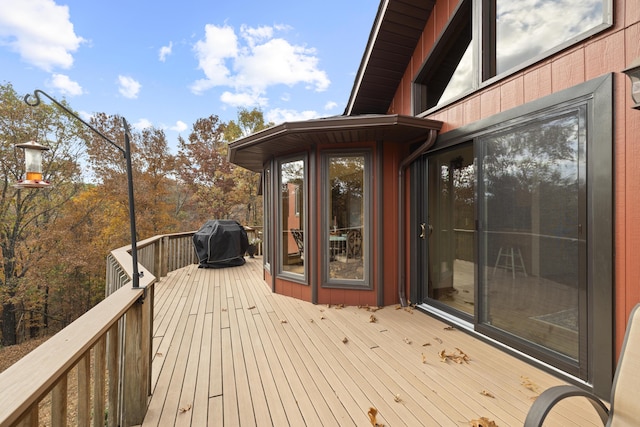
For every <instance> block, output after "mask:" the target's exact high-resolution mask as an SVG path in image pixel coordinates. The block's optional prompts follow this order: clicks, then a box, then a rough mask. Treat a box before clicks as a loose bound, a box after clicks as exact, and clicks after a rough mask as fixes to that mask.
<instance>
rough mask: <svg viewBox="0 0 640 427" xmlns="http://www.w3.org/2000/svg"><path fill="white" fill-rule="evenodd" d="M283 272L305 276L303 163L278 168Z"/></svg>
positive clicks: (293, 163) (286, 164) (300, 161)
mask: <svg viewBox="0 0 640 427" xmlns="http://www.w3.org/2000/svg"><path fill="white" fill-rule="evenodd" d="M280 202H281V207H280V215H281V217H282V241H281V242H280V248H281V251H282V271H286V272H291V273H299V274H304V258H305V235H304V161H302V160H296V161H292V162H287V163H282V164H281V165H280Z"/></svg>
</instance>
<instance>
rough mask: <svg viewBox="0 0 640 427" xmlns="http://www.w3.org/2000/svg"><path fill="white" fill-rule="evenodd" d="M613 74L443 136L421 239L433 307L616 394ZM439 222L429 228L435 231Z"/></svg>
mask: <svg viewBox="0 0 640 427" xmlns="http://www.w3.org/2000/svg"><path fill="white" fill-rule="evenodd" d="M612 82H613V78H612V76H611V75H608V76H603V77H600V78H597V79H593V80H591V81H589V82H586V83H583V84H580V85H578V86H576V87H574V88H571V89H567V90H564V91H561V92H558V93H554V94H552V95H549V96H547V97H544V98H541V99H539V100H536V101H534V102H531V103H528V104H525V105H522V106H520V107H517V108H514V109H511V110H509V111H505V112H503V113H499V114H497V115H495V116H493V117H489V118H486V119H483V120H481V121H479V122H476V123H474V124H472V125H469V126H467V127H463V128H459V129H456V131H454V132H448V133H446V134H443V135H442V136H441V137H439V139H438V141H437V143H436V145H435V147H434V149H432V150H431V151H430V152H429V153H428V155H427V158H426V159H425V161H424V163H423V165H424V170H423V171H422V172H420V173H421V176H422V180H421V184H420V187H419V191H420V192H422V195H421V197H420V199H421V200H420V203H421V207H419V208H416V214H415V215H416V217H415V222H417V223H418V224H417V225H416V229H417V228H419V224H424V226H425V227H424V229H425V230H428V232H427V233H423V234H422V235H421V238H418V237H414V238H413V239H414V243H415V245H416V247H417V252H419V253H421V254H422V255H421V258H420V261H421V262H419V263H418V264H419V267H418V268H417V273H416V274H415V276H416V282H415V283H418V284H419V287H418V288H417V292H416V296H417V297H418V300H419V301H421V302H424V303H425V304H424V305H422V306H421V307H424V308H425V309H426V310H432V311H438V312H444V313H445V314H446V315H447V316H452V318H455V319H456V321H459V322H460V323H461V324H462V325H463V326H465V327H469V328H471V327H473V328H474V329H475V330H476V331H478V332H479V333H481V334H483V335H487V336H490V337H491V338H493V339H496V340H498V341H500V342H502V343H505V344H507V345H509V346H511V347H513V348H517V349H518V350H520V351H522V352H524V353H527V354H529V355H531V356H533V357H534V358H536V359H538V360H543V361H544V362H546V363H548V364H551V365H553V366H555V367H557V368H559V369H561V370H564V371H565V372H567V373H570V374H571V375H574V376H575V377H579V378H581V379H582V380H584V381H586V382H588V383H591V384H593V386H594V390H596V391H597V392H598V393H600V394H602V393H604V391H605V390H606V391H607V392H608V390H609V387H610V384H611V378H612V377H611V375H612V372H611V366H612V360H613V355H612V352H611V349H612V338H611V330H612V327H613V323H612V319H613V313H612V304H613V300H612V296H613V233H612V230H613V225H612V224H613V220H612V211H613V199H612V188H613V184H612V183H613V178H612V177H613V161H612V152H613V149H612V117H613V113H612ZM427 226H428V228H427Z"/></svg>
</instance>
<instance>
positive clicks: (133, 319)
mask: <svg viewBox="0 0 640 427" xmlns="http://www.w3.org/2000/svg"><path fill="white" fill-rule="evenodd" d="M145 303H146V304H145ZM145 303H136V304H134V305H132V306H131V308H130V309H129V311H127V314H126V315H125V328H124V329H125V331H124V335H125V336H124V349H123V350H124V363H123V366H122V369H123V371H124V372H123V373H122V379H123V387H122V426H123V427H128V426H133V425H138V424H142V420H143V419H144V415H145V412H146V409H147V384H148V375H149V366H150V364H149V350H148V349H149V347H148V345H149V343H148V341H149V334H148V332H147V331H145V330H144V326H145V322H148V320H147V321H145V320H144V317H145V312H147V310H146V307H145V305H149V303H148V302H146V301H145Z"/></svg>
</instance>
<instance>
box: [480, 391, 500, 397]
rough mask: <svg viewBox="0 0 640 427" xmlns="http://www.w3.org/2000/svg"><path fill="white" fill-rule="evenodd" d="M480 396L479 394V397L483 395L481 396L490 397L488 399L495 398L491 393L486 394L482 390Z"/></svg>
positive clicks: (486, 392)
mask: <svg viewBox="0 0 640 427" xmlns="http://www.w3.org/2000/svg"><path fill="white" fill-rule="evenodd" d="M480 394H481V395H483V396H487V397H490V398H492V399H495V398H496V397H495V396H494V395H493V394H491V393H490V392H488V391H487V390H482V391H481V392H480Z"/></svg>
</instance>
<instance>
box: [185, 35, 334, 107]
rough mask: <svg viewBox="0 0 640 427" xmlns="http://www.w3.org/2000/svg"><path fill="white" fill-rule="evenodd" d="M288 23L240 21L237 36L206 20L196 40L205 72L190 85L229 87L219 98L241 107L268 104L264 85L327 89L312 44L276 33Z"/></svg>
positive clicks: (198, 90) (200, 89) (197, 89)
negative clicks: (257, 24)
mask: <svg viewBox="0 0 640 427" xmlns="http://www.w3.org/2000/svg"><path fill="white" fill-rule="evenodd" d="M288 29H289V27H287V26H283V25H280V26H273V27H269V26H262V27H257V28H253V27H248V26H245V25H243V26H242V27H241V28H240V32H239V33H240V36H238V35H236V32H235V30H234V29H233V28H232V27H229V26H227V25H225V26H221V27H217V26H215V25H207V26H206V27H205V33H206V34H205V38H204V39H203V40H199V41H198V42H197V43H196V44H195V46H194V50H195V52H196V57H197V59H198V67H199V68H200V69H201V70H202V71H203V72H204V75H205V78H203V79H200V80H197V81H196V82H194V83H193V84H192V86H191V90H192V91H193V92H194V93H197V94H200V93H202V92H204V91H206V90H209V89H212V88H214V87H217V86H223V87H227V88H229V90H228V91H226V92H225V93H224V94H223V95H222V97H221V99H222V101H223V102H225V103H228V104H229V105H232V106H244V107H251V106H264V105H266V103H267V102H268V99H267V98H266V97H265V96H266V91H267V89H268V88H269V87H272V86H275V85H281V84H283V85H287V86H294V85H297V84H304V85H305V87H306V88H307V89H309V90H315V91H318V92H321V91H324V90H326V89H327V88H328V87H329V84H330V81H329V78H328V77H327V74H326V72H325V71H323V70H321V69H320V68H319V66H318V64H319V60H318V57H317V52H316V50H315V49H312V48H307V47H305V46H297V45H293V44H291V43H289V42H288V41H287V40H285V39H283V38H278V37H275V33H276V32H278V31H285V30H288Z"/></svg>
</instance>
